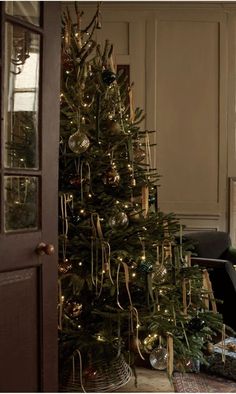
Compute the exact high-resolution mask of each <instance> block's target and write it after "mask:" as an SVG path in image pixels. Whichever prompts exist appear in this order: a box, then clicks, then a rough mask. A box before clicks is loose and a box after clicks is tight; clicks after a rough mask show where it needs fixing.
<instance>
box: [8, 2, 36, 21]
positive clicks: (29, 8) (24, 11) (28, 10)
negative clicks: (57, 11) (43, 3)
mask: <svg viewBox="0 0 236 394" xmlns="http://www.w3.org/2000/svg"><path fill="white" fill-rule="evenodd" d="M39 7H40V4H39V1H6V2H5V11H6V13H7V14H9V15H13V16H16V17H17V18H19V19H22V20H25V21H27V22H30V23H32V24H34V25H36V26H39V22H40V18H39V16H40V8H39Z"/></svg>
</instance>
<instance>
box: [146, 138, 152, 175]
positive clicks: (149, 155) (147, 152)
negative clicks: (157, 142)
mask: <svg viewBox="0 0 236 394" xmlns="http://www.w3.org/2000/svg"><path fill="white" fill-rule="evenodd" d="M145 150H146V158H147V164H148V171H149V170H150V168H152V156H151V147H150V140H149V134H148V131H146V134H145Z"/></svg>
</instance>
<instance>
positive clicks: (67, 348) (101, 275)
mask: <svg viewBox="0 0 236 394" xmlns="http://www.w3.org/2000/svg"><path fill="white" fill-rule="evenodd" d="M75 15H76V18H77V20H76V22H75V23H73V21H72V19H71V16H70V14H69V12H65V14H64V17H63V37H62V84H61V137H60V185H59V190H60V193H59V200H60V206H59V209H60V220H59V222H60V228H59V231H60V234H59V256H60V260H59V306H58V308H59V334H60V336H59V344H60V367H61V370H62V372H63V371H64V370H68V369H70V368H71V365H74V364H73V363H74V360H75V354H76V355H77V356H78V358H79V365H78V368H79V370H80V372H76V373H79V374H80V378H81V380H80V383H81V384H82V381H83V378H84V379H85V380H86V379H87V380H88V379H95V377H96V376H97V372H98V371H97V369H96V368H97V367H95V366H96V365H99V364H101V360H108V361H109V362H111V361H112V360H113V359H115V358H117V357H120V356H121V355H124V359H125V360H126V362H127V363H128V364H129V365H131V366H132V365H134V364H135V360H137V358H145V359H149V358H150V362H151V365H152V366H153V367H154V368H156V369H160V370H161V369H163V370H164V369H167V372H168V373H169V375H171V374H172V372H173V368H176V369H180V370H186V369H188V368H189V369H190V368H191V367H192V368H193V363H194V361H196V360H197V361H200V362H205V358H204V349H205V348H206V346H207V344H208V343H209V342H211V340H212V337H213V336H214V335H215V334H217V333H219V332H220V331H221V329H222V321H221V317H220V316H219V314H218V313H216V311H215V308H214V303H213V302H212V304H213V309H212V308H209V307H208V304H209V299H210V300H212V294H211V292H210V290H209V289H207V288H205V287H204V286H203V284H204V280H203V278H204V275H207V273H206V272H205V271H202V270H201V269H200V268H199V267H198V266H191V257H190V254H189V253H188V252H187V251H186V248H185V246H184V245H183V243H182V227H181V226H180V223H179V221H178V220H177V218H176V217H175V215H174V214H172V213H171V214H166V213H163V212H161V210H160V209H159V208H158V206H157V201H156V200H157V193H156V190H157V187H156V185H157V183H158V180H159V175H158V173H157V170H156V169H155V168H153V166H152V163H151V144H150V140H149V135H150V132H149V131H146V130H142V129H141V128H140V123H141V122H142V121H143V119H144V115H143V111H142V110H141V109H140V108H137V109H135V110H134V108H133V103H132V86H130V85H129V84H128V81H127V76H125V75H124V73H122V71H121V72H119V73H117V71H116V68H115V66H114V62H113V46H112V45H111V44H110V43H109V41H108V40H107V41H106V42H105V43H104V44H103V45H100V44H98V43H97V42H96V41H95V40H94V39H93V36H94V31H95V29H100V28H101V22H100V7H99V5H98V8H97V11H96V13H95V15H94V17H93V19H92V20H91V23H89V25H88V26H86V27H84V28H83V27H82V16H83V13H82V12H80V11H79V10H78V8H77V5H76V6H75ZM154 207H155V209H154ZM177 236H178V237H177ZM177 239H178V242H177ZM212 301H214V300H212ZM113 372H114V371H113ZM62 375H63V373H62ZM94 391H99V387H98V386H96V385H95V386H94Z"/></svg>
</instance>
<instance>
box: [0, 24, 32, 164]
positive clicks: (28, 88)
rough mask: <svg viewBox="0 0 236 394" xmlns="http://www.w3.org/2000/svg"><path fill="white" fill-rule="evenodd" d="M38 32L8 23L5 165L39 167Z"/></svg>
mask: <svg viewBox="0 0 236 394" xmlns="http://www.w3.org/2000/svg"><path fill="white" fill-rule="evenodd" d="M39 47H40V37H39V35H37V34H35V33H32V32H30V31H28V30H26V29H23V28H21V27H19V26H15V25H11V24H9V23H7V34H6V52H7V53H6V56H5V59H6V60H5V69H6V73H5V75H6V77H5V87H6V90H5V97H4V107H5V111H4V112H5V127H4V128H5V166H6V167H11V168H22V167H23V168H38V146H37V145H38V97H39Z"/></svg>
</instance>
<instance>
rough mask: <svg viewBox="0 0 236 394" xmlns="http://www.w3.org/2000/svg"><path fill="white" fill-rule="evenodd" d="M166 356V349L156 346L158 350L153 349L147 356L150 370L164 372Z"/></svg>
mask: <svg viewBox="0 0 236 394" xmlns="http://www.w3.org/2000/svg"><path fill="white" fill-rule="evenodd" d="M167 356H168V353H167V350H166V348H164V347H162V346H158V348H156V349H154V350H153V351H152V352H151V354H150V356H149V360H150V364H151V366H152V368H154V369H157V370H158V371H164V370H165V369H166V368H167Z"/></svg>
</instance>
